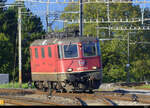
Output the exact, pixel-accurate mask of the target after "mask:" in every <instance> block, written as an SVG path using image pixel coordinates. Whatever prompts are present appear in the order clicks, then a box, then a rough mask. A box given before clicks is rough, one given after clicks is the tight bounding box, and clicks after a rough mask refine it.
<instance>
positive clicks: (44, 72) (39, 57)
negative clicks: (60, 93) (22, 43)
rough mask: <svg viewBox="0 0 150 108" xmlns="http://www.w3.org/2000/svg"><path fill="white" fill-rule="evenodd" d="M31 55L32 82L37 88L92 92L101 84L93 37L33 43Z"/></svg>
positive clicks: (98, 47) (97, 43) (97, 46)
mask: <svg viewBox="0 0 150 108" xmlns="http://www.w3.org/2000/svg"><path fill="white" fill-rule="evenodd" d="M30 53H31V72H32V81H34V83H35V86H36V87H37V88H40V89H42V88H46V87H49V88H51V89H56V90H66V91H72V90H92V89H97V88H99V86H100V84H101V81H102V67H101V53H100V44H99V40H98V39H96V38H93V37H68V38H62V39H61V38H50V39H41V40H36V41H34V42H33V43H32V44H31V46H30Z"/></svg>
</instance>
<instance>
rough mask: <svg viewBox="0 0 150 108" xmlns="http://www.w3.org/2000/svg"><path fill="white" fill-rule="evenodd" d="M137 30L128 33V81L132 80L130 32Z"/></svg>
mask: <svg viewBox="0 0 150 108" xmlns="http://www.w3.org/2000/svg"><path fill="white" fill-rule="evenodd" d="M131 33H135V32H129V33H128V64H126V68H127V83H129V82H130V34H131Z"/></svg>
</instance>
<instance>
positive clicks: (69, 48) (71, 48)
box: [64, 44, 78, 58]
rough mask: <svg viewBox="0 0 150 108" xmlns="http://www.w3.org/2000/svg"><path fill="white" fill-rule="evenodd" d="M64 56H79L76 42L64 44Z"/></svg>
mask: <svg viewBox="0 0 150 108" xmlns="http://www.w3.org/2000/svg"><path fill="white" fill-rule="evenodd" d="M64 57H65V58H74V57H78V50H77V45H76V44H70V45H64Z"/></svg>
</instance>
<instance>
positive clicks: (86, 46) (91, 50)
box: [82, 42, 96, 57]
mask: <svg viewBox="0 0 150 108" xmlns="http://www.w3.org/2000/svg"><path fill="white" fill-rule="evenodd" d="M82 48H83V55H84V56H85V57H87V56H96V45H95V43H94V42H89V43H83V44H82Z"/></svg>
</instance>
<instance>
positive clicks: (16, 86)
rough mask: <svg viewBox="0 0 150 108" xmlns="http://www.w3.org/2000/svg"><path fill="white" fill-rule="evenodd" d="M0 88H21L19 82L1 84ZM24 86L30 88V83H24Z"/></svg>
mask: <svg viewBox="0 0 150 108" xmlns="http://www.w3.org/2000/svg"><path fill="white" fill-rule="evenodd" d="M0 88H20V87H19V83H16V82H15V83H14V84H13V83H12V82H11V83H8V84H0ZM22 88H28V83H23V84H22ZM31 88H34V85H33V84H32V86H31Z"/></svg>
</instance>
